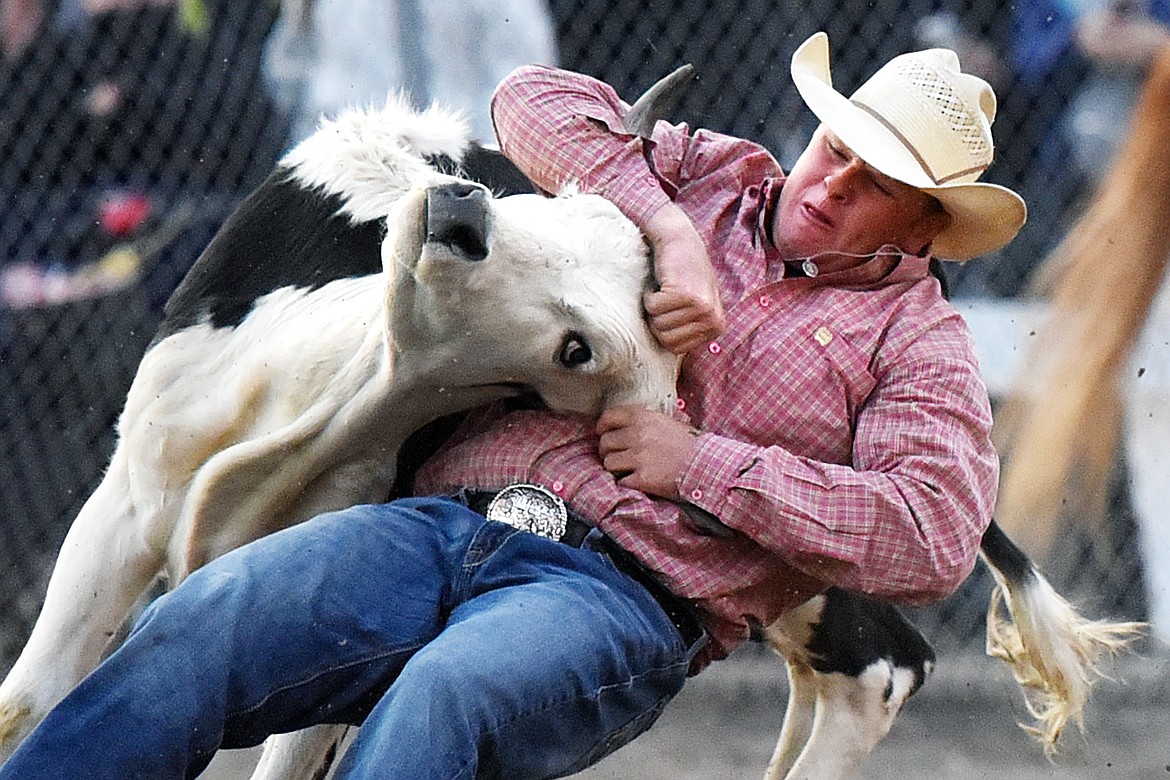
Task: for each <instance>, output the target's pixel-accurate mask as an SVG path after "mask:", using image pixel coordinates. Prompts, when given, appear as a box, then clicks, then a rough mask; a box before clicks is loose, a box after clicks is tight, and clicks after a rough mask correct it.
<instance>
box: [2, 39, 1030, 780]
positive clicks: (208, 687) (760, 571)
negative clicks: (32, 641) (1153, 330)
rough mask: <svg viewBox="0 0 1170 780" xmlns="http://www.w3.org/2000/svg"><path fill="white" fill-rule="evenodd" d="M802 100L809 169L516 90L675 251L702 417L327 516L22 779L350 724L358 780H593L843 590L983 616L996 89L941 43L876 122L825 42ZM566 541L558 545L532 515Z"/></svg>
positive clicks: (522, 74)
mask: <svg viewBox="0 0 1170 780" xmlns="http://www.w3.org/2000/svg"><path fill="white" fill-rule="evenodd" d="M792 76H793V79H794V81H795V83H796V87H797V89H798V90H799V92H800V94H801V95H802V97H803V98H804V100H805V102H806V103H807V105H808V106H809V108H810V109H812V111H813V112H814V113H815V114H816V116H817V117H819V119H820V120H821V122H822V124H821V127H820V128H819V129H818V130H817V131H816V133H815V134H814V136H813V138H812V140H811V142H810V144H809V146H808V148H807V150H806V151H805V152H804V154H803V155H802V156H801V157H800V159H799V160H798V161H797V162H796V164H795V165H794V166H793V169H792V170H791V171H790V172H789V173H788V174H787V175H785V174H784V172H783V171H782V170H781V169H780V167H779V165H778V164H777V163H776V161H775V160H774V159H773V158H772V156H771V155H770V154H768V152H767V151H766V150H764V149H762V148H761V147H759V146H758V145H756V144H753V143H750V142H747V141H743V140H740V139H735V138H730V137H727V136H724V135H720V134H716V133H710V132H706V131H703V130H699V131H696V132H693V133H692V132H691V131H690V129H689V128H687V127H686V126H683V125H679V126H674V127H672V126H669V125H667V124H666V123H661V122H660V123H659V124H658V126H657V127H656V129H655V131H654V134H653V139H652V140H651V141H648V142H647V141H644V140H643V139H641V138H638V137H635V136H633V135H632V134H630V133H629V132H627V130H626V128H625V127H624V125H623V122H622V116H623V114H624V109H625V108H626V107H625V106H624V104H622V103H621V102H620V101H619V100H618V98H617V96H616V95H615V94H614V92H613V90H612V89H611V88H609V87H608V86H606V85H605V84H602V83H600V82H597V81H595V80H593V79H590V78H588V77H585V76H582V75H580V74H573V73H568V72H565V71H561V70H556V69H551V68H541V67H526V68H521V69H520V70H518V71H516V72H514V73H513V74H512V75H510V76H509V77H508V78H507V79H505V81H504V82H503V83H502V84H501V85H500V87H499V88H498V90H497V93H496V96H495V99H494V103H493V111H494V118H495V122H496V127H497V131H498V134H499V136H500V141H501V148H502V149H503V151H504V152H505V154H507V155H508V156H509V157H510V158H511V159H512V160H513V161H514V162H515V163H516V164H517V165H518V166H519V167H520V168H521V169H522V170H523V171H524V172H525V173H526V174H527V175H529V176H530V177H531V178H532V179H533V180H534V181H535V182H536V184H537V185H538V186H540V187H542V188H543V189H545V190H547V191H556V190H558V189H560V188H561V187H562V186H564V185H566V184H573V185H575V186H578V187H581V188H584V189H588V190H593V191H597V192H600V193H601V194H603V195H605V196H606V197H608V198H609V199H611V200H612V201H613V202H614V203H616V204H617V205H618V207H619V208H621V209H622V210H623V212H624V213H626V215H627V216H629V217H630V218H631V219H632V220H634V221H635V222H636V223H637V224H638V225H639V226H640V227H641V228H642V229H643V231H644V232H645V234H646V235H647V237H648V239H649V240H650V241H651V243H652V245H653V247H654V250H655V266H656V272H657V275H658V279H659V282H660V287H661V288H660V289H659V290H658V291H656V292H654V293H652V294H650V295H648V297H647V298H646V301H645V305H646V310H647V312H648V314H649V316H650V321H651V325H652V328H653V329H654V330H655V333H656V334H657V335H658V337H659V339H660V340H661V341H662V342H663V343H664V344H666V345H667V346H668V347H670V348H671V349H673V350H674V351H676V352H678V353H680V354H682V355H684V363H683V369H682V373H681V377H680V380H679V397H680V401H679V404H678V410H677V413H676V414H674V415H666V414H660V413H653V412H648V411H644V410H638V409H630V408H618V409H613V410H609V411H607V412H606V413H605V414H604V415H603V416H602V417H601V418H600V419H599V420H597V421H593V420H584V419H581V418H578V417H567V416H554V415H551V414H549V413H547V412H544V411H542V410H539V409H531V408H513V407H511V406H508V405H498V406H496V407H492V408H489V409H486V410H482V411H480V412H478V413H476V414H475V415H474V416H473V417H471V418H470V419H469V420H468V421H466V422H465V423H464V424H463V425H462V427H461V428H460V430H459V431H457V432H456V433H455V434H454V435H453V437H452V438H451V439H450V440H449V441H448V442H447V444H446V445H445V446H444V447H443V449H442V450H441V451H440V452H439V453H438V454H436V455H435V456H434V457H433V458H432V459H431V461H430V462H429V463H428V464H426V465H425V466H424V468H423V469H422V470H421V472H420V473H419V474H418V478H417V480H416V483H415V489H416V491H417V492H418V493H419V494H421V495H429V496H430V497H421V498H410V499H402V500H399V501H396V502H392V503H389V504H386V505H379V506H364V507H356V508H353V509H350V510H346V511H343V512H338V513H333V514H330V515H325V516H322V517H319V518H316V519H314V520H312V521H310V522H308V523H305V524H302V525H300V526H297V527H294V528H292V529H290V530H288V531H284V532H281V533H280V534H276V535H274V536H270V537H267V538H265V539H261V540H260V541H258V542H255V543H253V544H250V545H248V546H246V547H244V548H241V549H240V550H237V551H235V552H233V553H231V554H228V555H226V556H224V557H222V558H220V559H218V560H216V561H214V562H213V563H211V564H209V565H208V566H206V567H204V568H203V569H201V570H200V571H198V572H196V573H195V574H194V575H192V576H191V577H190V578H188V579H187V580H186V581H185V582H184V583H183V584H182V585H180V586H179V587H178V588H177V589H176V590H174V591H173V592H172V593H170V594H168V595H167V596H164V597H163V598H161V599H160V600H159V601H157V602H156V603H155V604H154V605H152V607H151V608H150V609H149V610H148V611H147V613H146V614H145V615H144V617H143V619H142V620H141V621H140V623H139V625H138V626H137V628H136V629H135V631H134V632H133V633H132V635H131V636H130V638H129V639H128V640H127V641H126V643H125V644H124V645H123V646H122V647H121V648H120V649H118V650H117V651H116V652H114V653H113V654H112V655H111V657H110V658H109V659H108V660H107V661H106V662H105V663H104V664H103V665H102V666H101V667H100V668H99V669H98V670H97V671H95V672H94V673H93V674H92V675H91V676H90V677H89V678H87V680H85V681H84V682H83V683H82V684H81V685H80V686H79V687H78V688H77V689H76V690H75V691H74V692H73V693H72V694H70V695H69V696H68V697H67V698H66V699H65V700H64V701H63V702H62V703H61V704H60V705H59V706H58V707H57V708H56V709H55V710H54V711H53V712H52V713H51V714H50V715H49V717H48V718H47V719H46V720H45V721H44V723H42V725H41V726H40V727H39V728H38V729H37V730H36V731H35V732H33V734H32V735H31V736H30V737H29V739H28V740H27V741H26V742H25V743H24V745H23V746H22V747H21V748H20V749H19V750H18V751H17V753H16V754H15V755H14V756H13V758H12V759H11V761H10V762H9V763H8V764H7V765H5V766H4V767H3V769H2V770H0V778H21V780H27V779H28V778H36V777H56V776H58V774H59V769H60V767H61V766H64V765H69V766H71V767H75V768H76V773H77V774H78V775H79V776H86V777H90V778H103V777H109V778H124V777H137V776H143V777H152V778H165V777H184V776H193V775H194V774H196V773H197V772H198V771H199V770H200V769H201V768H202V767H203V766H204V765H205V764H206V762H207V761H209V760H210V758H211V755H212V754H213V753H214V751H215V750H216V749H218V748H220V747H242V746H247V745H253V744H257V743H258V742H259V741H260V740H262V739H263V738H264V737H265V736H267V735H268V734H271V733H276V732H282V731H288V730H292V729H298V728H302V727H304V726H307V725H310V724H314V723H323V722H331V723H336V722H342V723H362V724H363V727H362V729H361V731H360V733H359V735H358V737H357V739H356V741H355V742H354V743H353V744H352V746H351V747H350V748H349V749H348V751H347V752H346V754H345V755H344V756H343V757H342V759H341V763H340V766H339V767H338V768H337V773H338V774H337V776H338V777H344V778H364V777H396V778H411V780H414V779H415V778H424V777H473V776H475V777H508V778H539V777H555V776H562V775H565V774H570V773H572V772H575V771H577V770H579V769H582V768H584V767H586V766H588V765H590V764H591V763H593V762H595V761H597V760H599V759H600V758H601V757H603V756H604V755H606V754H607V753H609V752H611V751H612V750H615V749H617V748H618V747H620V746H621V745H622V744H624V743H626V742H628V741H629V740H631V739H633V738H634V737H635V736H636V735H637V734H639V733H640V732H642V731H643V730H645V729H646V728H648V727H649V726H650V725H651V724H652V723H653V722H654V720H655V719H656V717H657V715H658V714H659V713H660V712H661V710H662V708H663V707H664V706H665V704H666V703H667V701H669V700H670V698H671V697H672V696H674V695H675V694H676V693H677V692H678V691H679V689H680V688H681V687H682V685H683V683H684V681H685V679H686V677H687V676H688V675H689V674H695V673H697V672H698V671H699V670H701V669H702V668H704V667H705V666H706V664H708V663H709V662H711V661H713V660H716V659H719V658H722V657H724V656H726V655H727V654H728V653H730V652H731V651H732V650H734V649H735V648H736V647H737V646H738V645H739V644H741V643H742V642H744V641H745V640H746V639H747V637H748V634H749V630H750V628H751V626H752V625H755V624H768V623H770V622H771V621H772V620H774V619H775V618H776V617H777V616H778V615H780V614H782V613H783V612H785V611H786V610H789V609H791V608H793V607H795V606H796V605H798V604H800V603H802V602H803V601H805V600H806V599H808V598H810V597H811V596H813V595H814V594H816V593H818V592H821V591H823V590H824V589H825V588H826V587H828V586H830V585H838V586H841V587H844V588H849V589H856V590H861V591H865V592H867V593H872V594H876V595H878V596H880V597H884V598H888V599H891V600H896V601H900V602H909V603H921V602H927V601H931V600H934V599H937V598H940V597H942V596H945V595H947V594H949V593H950V592H952V591H953V590H954V589H955V588H956V587H957V586H958V585H959V583H961V582H962V581H963V580H964V579H965V578H966V576H967V575H968V574H969V572H970V571H971V569H972V567H973V566H974V562H975V558H976V554H977V550H978V546H979V540H980V536H981V534H982V532H983V530H984V529H985V528H986V527H987V525H988V523H989V522H990V518H991V510H992V505H993V502H994V499H995V491H996V481H997V462H996V455H995V452H994V451H993V449H992V446H991V444H990V441H989V431H990V427H991V414H990V409H989V404H988V400H987V395H986V391H985V388H984V386H983V383H982V381H981V380H980V377H979V372H978V367H977V365H976V360H975V357H974V354H973V346H972V342H971V338H970V334H969V332H968V330H967V329H966V327H965V325H964V323H963V321H962V319H961V318H960V317H959V315H958V314H957V313H956V312H955V310H954V309H953V308H952V307H951V306H950V305H949V304H948V303H947V302H946V301H945V300H944V297H943V296H942V294H941V291H940V286H939V284H938V281H937V280H936V279H935V278H934V277H932V276H931V274H930V272H929V266H930V263H931V259H932V257H939V258H945V259H948V260H955V261H964V260H967V259H969V258H973V257H975V256H977V255H979V254H982V253H986V252H989V251H992V250H994V249H996V248H998V247H1000V246H1002V245H1004V244H1006V243H1007V242H1008V241H1010V240H1011V238H1012V237H1013V236H1014V235H1015V234H1016V232H1017V231H1018V230H1019V228H1020V226H1021V225H1022V223H1023V221H1024V218H1025V208H1024V204H1023V202H1022V200H1021V199H1020V198H1019V197H1018V196H1017V195H1015V193H1012V192H1011V191H1009V190H1006V189H1004V188H1001V187H998V186H995V185H991V184H983V183H980V182H978V181H977V179H978V178H979V176H980V174H982V172H983V171H984V170H985V169H986V168H987V166H988V165H989V164H990V163H991V160H992V153H993V144H992V138H991V123H992V120H993V119H994V113H995V97H994V94H993V93H992V90H991V88H990V87H989V86H988V85H987V84H986V83H985V82H983V81H982V80H980V79H978V78H975V77H973V76H970V75H967V74H964V73H962V72H961V71H960V68H959V63H958V59H957V57H956V55H955V54H954V53H953V52H950V51H947V50H940V49H936V50H930V51H924V52H915V53H911V54H905V55H902V56H899V57H896V58H894V59H893V60H891V61H890V62H889V63H888V64H887V65H885V66H884V67H882V68H881V69H880V70H878V71H877V72H876V73H875V74H874V75H873V76H872V77H871V78H870V79H869V80H868V81H867V82H866V83H865V84H864V85H863V86H862V87H861V88H860V89H858V90H857V92H856V93H855V94H854V95H852V96H851V97H850V98H846V97H844V96H843V95H840V94H839V93H837V92H836V91H835V90H834V89H833V88H832V84H831V80H830V71H829V55H828V43H827V39H826V37H825V36H824V35H823V34H818V35H815V36H813V37H812V38H810V39H809V40H808V41H806V42H805V43H804V44H803V45H802V46H801V47H800V48H799V49H798V50H797V52H796V53H795V55H794V56H793V60H792ZM485 513H486V514H487V515H489V516H490V517H492V518H499V520H503V521H507V522H499V521H497V520H495V519H491V520H489V519H486V518H485V516H484V514H485ZM533 518H536V519H537V520H539V521H540V524H543V523H544V521H553V522H554V523H555V524H557V525H558V526H559V528H558V530H557V531H555V532H551V533H550V534H549V535H551V536H557V537H558V538H555V539H554V538H547V537H546V536H542V535H540V534H539V533H534V532H529V531H519V530H517V529H516V528H515V527H513V526H512V525H509V524H508V522H515V523H523V524H527V523H532V527H533V528H534V529H536V530H539V528H537V525H538V523H536V521H535V520H534V519H533ZM709 518H714V519H715V520H717V521H718V522H717V523H711V522H707V521H706V519H709Z"/></svg>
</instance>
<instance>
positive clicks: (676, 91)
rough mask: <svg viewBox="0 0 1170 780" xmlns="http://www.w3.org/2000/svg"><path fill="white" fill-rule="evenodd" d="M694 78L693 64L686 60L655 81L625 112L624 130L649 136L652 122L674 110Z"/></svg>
mask: <svg viewBox="0 0 1170 780" xmlns="http://www.w3.org/2000/svg"><path fill="white" fill-rule="evenodd" d="M694 78H695V66H694V65H692V64H690V63H689V62H688V63H687V64H686V65H683V66H682V67H680V68H678V69H676V70H675V71H674V72H672V73H671V74H669V75H668V76H666V77H665V78H662V79H660V80H658V81H657V82H655V83H654V85H653V86H651V87H650V89H648V90H646V91H645V92H644V93H642V97H640V98H638V99H637V100H636V101H634V105H632V106H630V110H629V111H628V112H626V116H625V118H624V119H623V122H624V123H625V125H626V131H627V132H630V133H633V134H634V135H639V136H641V137H643V138H649V137H650V134H651V133H653V132H654V123H655V122H657V121H658V120H659V119H666V117H667V116H669V115H670V114H672V113H673V112H674V109H675V108H677V107H678V104H679V101H680V100H682V97H683V95H684V94H685V93H686V91H687V89H688V88H689V87H690V85H691V81H693V80H694Z"/></svg>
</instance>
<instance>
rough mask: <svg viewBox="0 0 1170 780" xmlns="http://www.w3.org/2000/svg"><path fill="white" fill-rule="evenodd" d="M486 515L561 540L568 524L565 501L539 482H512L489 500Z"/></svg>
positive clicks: (567, 511)
mask: <svg viewBox="0 0 1170 780" xmlns="http://www.w3.org/2000/svg"><path fill="white" fill-rule="evenodd" d="M486 517H487V519H488V520H495V521H497V522H500V523H507V524H508V525H510V526H512V527H514V528H519V529H520V530H521V531H528V532H530V533H534V534H538V535H540V536H543V537H546V538H548V539H552V540H554V541H560V540H561V538H563V537H564V535H565V529H566V528H567V527H568V524H569V510H568V509H566V508H565V502H564V501H562V500H561V497H560V496H558V495H556V494H555V493H553V492H552V491H551V490H549V489H547V488H545V487H542V486H540V485H532V484H528V483H522V484H518V485H509V486H508V487H506V488H504V489H503V490H501V491H500V492H499V493H496V496H495V498H493V499H492V501H491V503H490V504H488V508H487V514H486Z"/></svg>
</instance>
